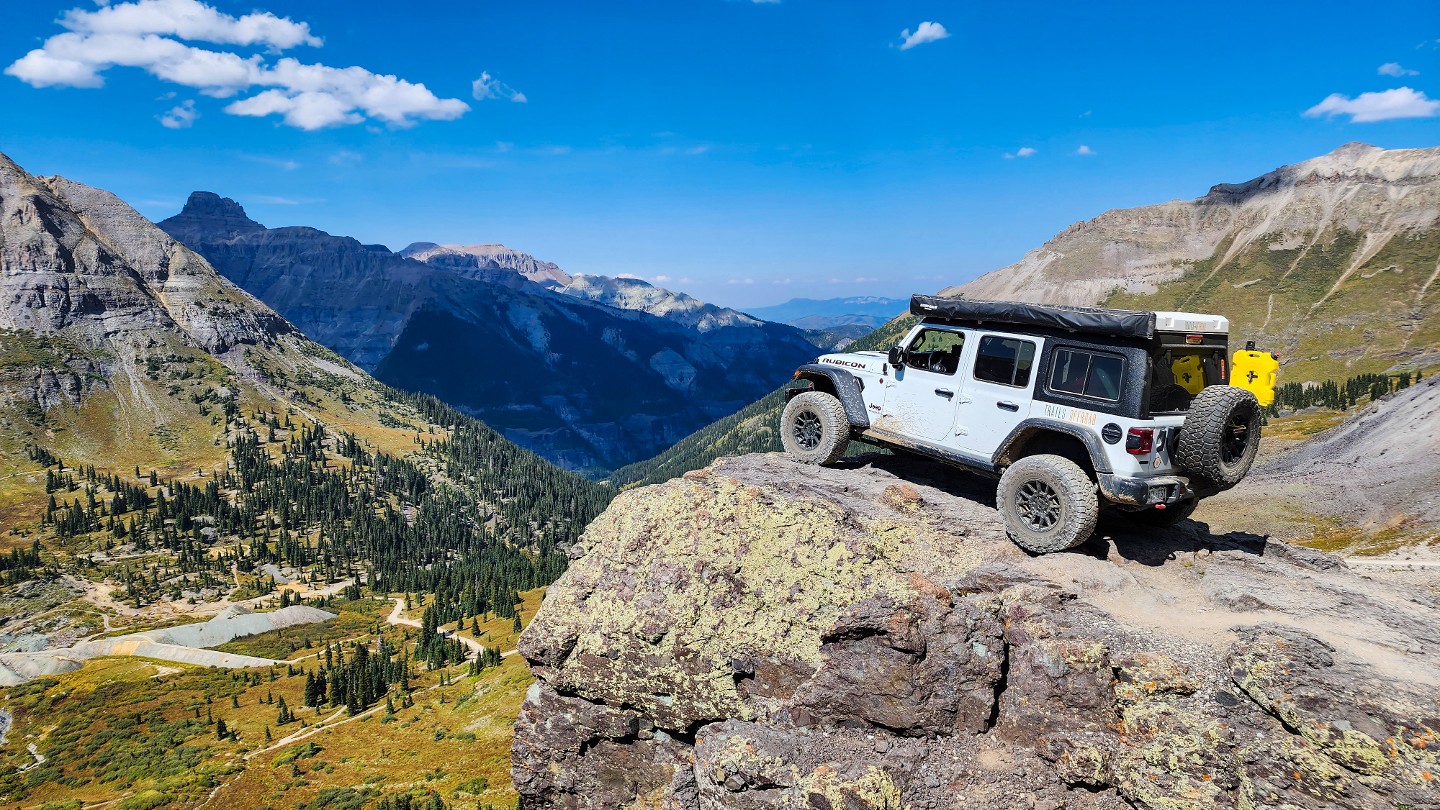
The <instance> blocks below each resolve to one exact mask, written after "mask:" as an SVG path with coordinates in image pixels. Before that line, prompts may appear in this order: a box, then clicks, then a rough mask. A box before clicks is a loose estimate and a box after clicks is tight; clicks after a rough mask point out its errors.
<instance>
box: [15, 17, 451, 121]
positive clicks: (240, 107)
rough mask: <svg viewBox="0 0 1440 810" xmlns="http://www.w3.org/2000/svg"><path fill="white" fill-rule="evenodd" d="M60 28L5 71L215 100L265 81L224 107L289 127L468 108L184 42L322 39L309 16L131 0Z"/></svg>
mask: <svg viewBox="0 0 1440 810" xmlns="http://www.w3.org/2000/svg"><path fill="white" fill-rule="evenodd" d="M59 22H60V25H61V26H63V27H64V28H66V29H67V30H66V31H65V32H64V33H60V34H56V35H55V36H52V37H50V38H49V39H47V40H46V41H45V42H44V44H43V45H42V46H41V47H39V48H36V49H35V50H32V51H30V52H29V53H27V54H26V55H25V56H22V57H21V58H19V59H17V60H16V61H15V62H13V63H12V64H11V65H10V66H9V67H7V68H5V72H6V73H7V74H9V75H11V76H15V77H16V78H18V79H20V80H21V81H24V82H26V83H28V84H30V85H32V86H34V87H53V86H62V87H101V86H103V85H104V83H105V80H104V75H103V74H104V73H105V71H107V70H109V69H111V68H114V67H133V68H139V69H141V70H144V71H145V72H147V73H149V74H151V75H152V76H155V77H156V78H158V79H161V80H162V81H167V82H170V83H172V84H177V85H180V86H182V87H188V88H192V89H195V90H198V91H199V92H201V93H203V94H205V95H208V96H212V97H215V98H231V97H234V96H236V95H239V94H242V93H245V92H248V91H251V90H254V89H256V88H263V89H261V90H260V92H258V93H256V94H255V95H253V96H250V97H248V98H243V99H240V100H238V101H234V102H232V103H230V104H229V105H227V106H226V107H225V111H226V112H228V113H230V114H231V115H246V116H268V115H278V116H281V117H282V119H283V120H284V122H285V123H286V124H288V125H290V126H294V127H299V128H301V129H319V128H322V127H329V126H337V125H340V124H356V123H360V122H362V121H365V120H367V119H373V120H379V121H383V122H385V123H388V124H391V125H392V126H407V125H410V124H413V123H414V122H415V121H416V120H422V119H432V120H449V119H453V118H458V117H459V116H461V115H463V114H465V112H466V111H468V110H469V109H470V108H469V106H468V105H466V104H465V103H464V102H463V101H460V100H459V99H453V98H452V99H442V98H438V97H437V96H435V94H434V93H431V92H430V90H428V89H427V88H426V87H425V85H423V84H415V83H412V82H408V81H405V80H403V79H400V78H397V77H395V76H389V75H382V74H376V73H371V72H370V71H368V70H365V69H364V68H361V67H347V68H333V67H329V66H327V65H319V64H303V63H301V62H300V61H298V60H296V59H293V58H288V57H287V58H283V59H279V60H278V61H276V62H275V63H274V64H270V63H268V62H267V58H266V57H265V56H262V55H259V54H251V55H249V56H243V55H241V54H239V53H235V52H233V51H228V50H208V49H205V48H199V47H195V46H194V45H190V44H187V43H186V42H181V41H180V40H182V39H183V40H187V41H191V42H207V43H213V44H217V45H235V46H248V47H263V48H266V49H267V50H268V51H269V52H270V53H275V52H279V51H282V50H284V49H286V48H291V47H295V46H297V45H311V46H319V45H320V44H321V41H320V39H319V38H317V37H316V36H314V35H313V34H311V33H310V28H309V26H308V25H307V24H306V23H303V22H295V21H292V20H290V19H289V18H282V17H276V16H275V15H273V14H270V13H268V12H254V13H251V14H247V15H245V16H243V17H232V16H229V15H227V14H222V13H220V12H218V11H216V10H215V9H214V8H211V7H210V6H208V5H205V4H204V3H201V2H199V1H198V0H133V1H132V2H128V3H119V4H115V5H104V6H103V7H102V8H100V9H98V10H96V11H84V10H81V9H74V10H71V11H69V12H66V13H65V14H64V15H62V16H61V18H60V20H59Z"/></svg>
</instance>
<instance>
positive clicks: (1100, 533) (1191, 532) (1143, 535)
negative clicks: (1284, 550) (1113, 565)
mask: <svg viewBox="0 0 1440 810" xmlns="http://www.w3.org/2000/svg"><path fill="white" fill-rule="evenodd" d="M1269 541H1270V538H1269V537H1268V536H1265V535H1259V534H1251V533H1249V532H1238V531H1237V532H1228V533H1226V534H1214V533H1213V532H1211V531H1210V526H1209V525H1208V524H1206V523H1201V522H1200V521H1198V520H1185V521H1181V522H1180V523H1179V524H1177V525H1175V526H1171V527H1169V528H1157V527H1154V526H1145V525H1143V524H1140V523H1136V522H1134V521H1132V520H1130V519H1128V518H1127V517H1125V516H1124V515H1120V514H1115V515H1106V516H1104V517H1103V518H1102V520H1101V521H1100V527H1099V528H1098V529H1096V530H1095V535H1094V536H1093V537H1091V538H1090V540H1089V541H1088V542H1086V543H1085V544H1084V545H1082V546H1079V547H1077V548H1076V549H1075V550H1074V553H1077V554H1085V555H1087V556H1090V557H1095V558H1096V559H1101V560H1108V559H1111V555H1112V554H1114V555H1118V556H1120V557H1121V558H1124V559H1126V560H1129V561H1131V562H1137V563H1140V564H1141V565H1150V566H1160V565H1165V564H1166V563H1168V562H1173V561H1174V560H1176V559H1178V558H1179V556H1180V555H1182V554H1195V553H1196V552H1201V551H1209V552H1216V551H1241V552H1244V553H1246V554H1253V555H1255V556H1257V557H1264V556H1265V551H1266V549H1267V548H1269V547H1270V542H1269Z"/></svg>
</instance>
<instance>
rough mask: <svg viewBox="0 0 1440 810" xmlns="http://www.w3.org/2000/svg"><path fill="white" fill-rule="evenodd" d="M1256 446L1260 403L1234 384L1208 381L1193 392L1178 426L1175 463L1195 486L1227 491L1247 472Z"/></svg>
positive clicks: (1258, 444) (1253, 458)
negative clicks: (1208, 383)
mask: <svg viewBox="0 0 1440 810" xmlns="http://www.w3.org/2000/svg"><path fill="white" fill-rule="evenodd" d="M1259 448H1260V403H1259V402H1258V401H1256V399H1255V395H1254V394H1252V393H1250V392H1249V391H1246V390H1245V389H1243V388H1237V387H1235V386H1233V385H1211V386H1208V387H1206V388H1205V389H1204V390H1202V391H1201V392H1200V393H1199V394H1196V395H1195V399H1194V400H1192V401H1191V402H1190V412H1189V413H1188V414H1186V416H1185V424H1184V425H1182V426H1181V428H1180V441H1179V444H1178V446H1177V447H1176V449H1175V461H1176V462H1177V463H1179V465H1180V466H1181V467H1182V468H1184V469H1185V471H1186V472H1187V473H1189V474H1190V476H1191V478H1192V479H1194V480H1192V482H1191V483H1192V484H1193V485H1194V487H1195V488H1196V489H1201V490H1204V489H1216V490H1221V489H1229V488H1230V487H1233V486H1235V485H1236V484H1238V483H1240V481H1241V479H1243V478H1244V477H1245V474H1246V473H1248V472H1250V465H1251V464H1252V463H1254V461H1255V452H1256V451H1257V450H1258V449H1259Z"/></svg>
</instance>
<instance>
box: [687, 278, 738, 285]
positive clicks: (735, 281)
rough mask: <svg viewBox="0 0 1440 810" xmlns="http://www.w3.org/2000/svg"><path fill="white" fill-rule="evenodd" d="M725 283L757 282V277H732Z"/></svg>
mask: <svg viewBox="0 0 1440 810" xmlns="http://www.w3.org/2000/svg"><path fill="white" fill-rule="evenodd" d="M683 280H684V279H682V281H683ZM725 283H726V284H754V283H755V279H753V278H732V279H727V280H726V281H725Z"/></svg>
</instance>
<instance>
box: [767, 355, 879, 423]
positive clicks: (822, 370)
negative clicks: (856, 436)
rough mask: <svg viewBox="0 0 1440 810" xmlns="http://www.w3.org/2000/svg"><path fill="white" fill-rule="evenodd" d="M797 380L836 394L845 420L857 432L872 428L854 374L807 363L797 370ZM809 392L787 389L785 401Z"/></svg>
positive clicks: (816, 388) (858, 383)
mask: <svg viewBox="0 0 1440 810" xmlns="http://www.w3.org/2000/svg"><path fill="white" fill-rule="evenodd" d="M795 379H797V380H806V381H808V382H810V383H811V385H812V386H813V387H814V390H816V391H825V392H826V393H830V394H834V395H835V398H836V399H838V400H840V404H841V405H843V406H845V418H846V419H847V420H849V422H850V427H852V428H855V429H856V430H864V429H865V428H868V427H870V415H869V414H867V413H866V412H865V400H864V399H863V398H861V396H860V381H859V380H857V379H856V378H855V375H854V374H851V373H850V372H848V371H846V370H844V369H840V368H835V367H833V366H826V365H822V364H820V363H806V364H805V365H803V366H801V367H799V368H797V369H795ZM807 390H810V389H806V388H789V389H786V391H785V400H786V401H787V402H788V401H790V400H791V399H794V398H795V397H796V396H797V395H799V394H803V393H805V392H806V391H807Z"/></svg>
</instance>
